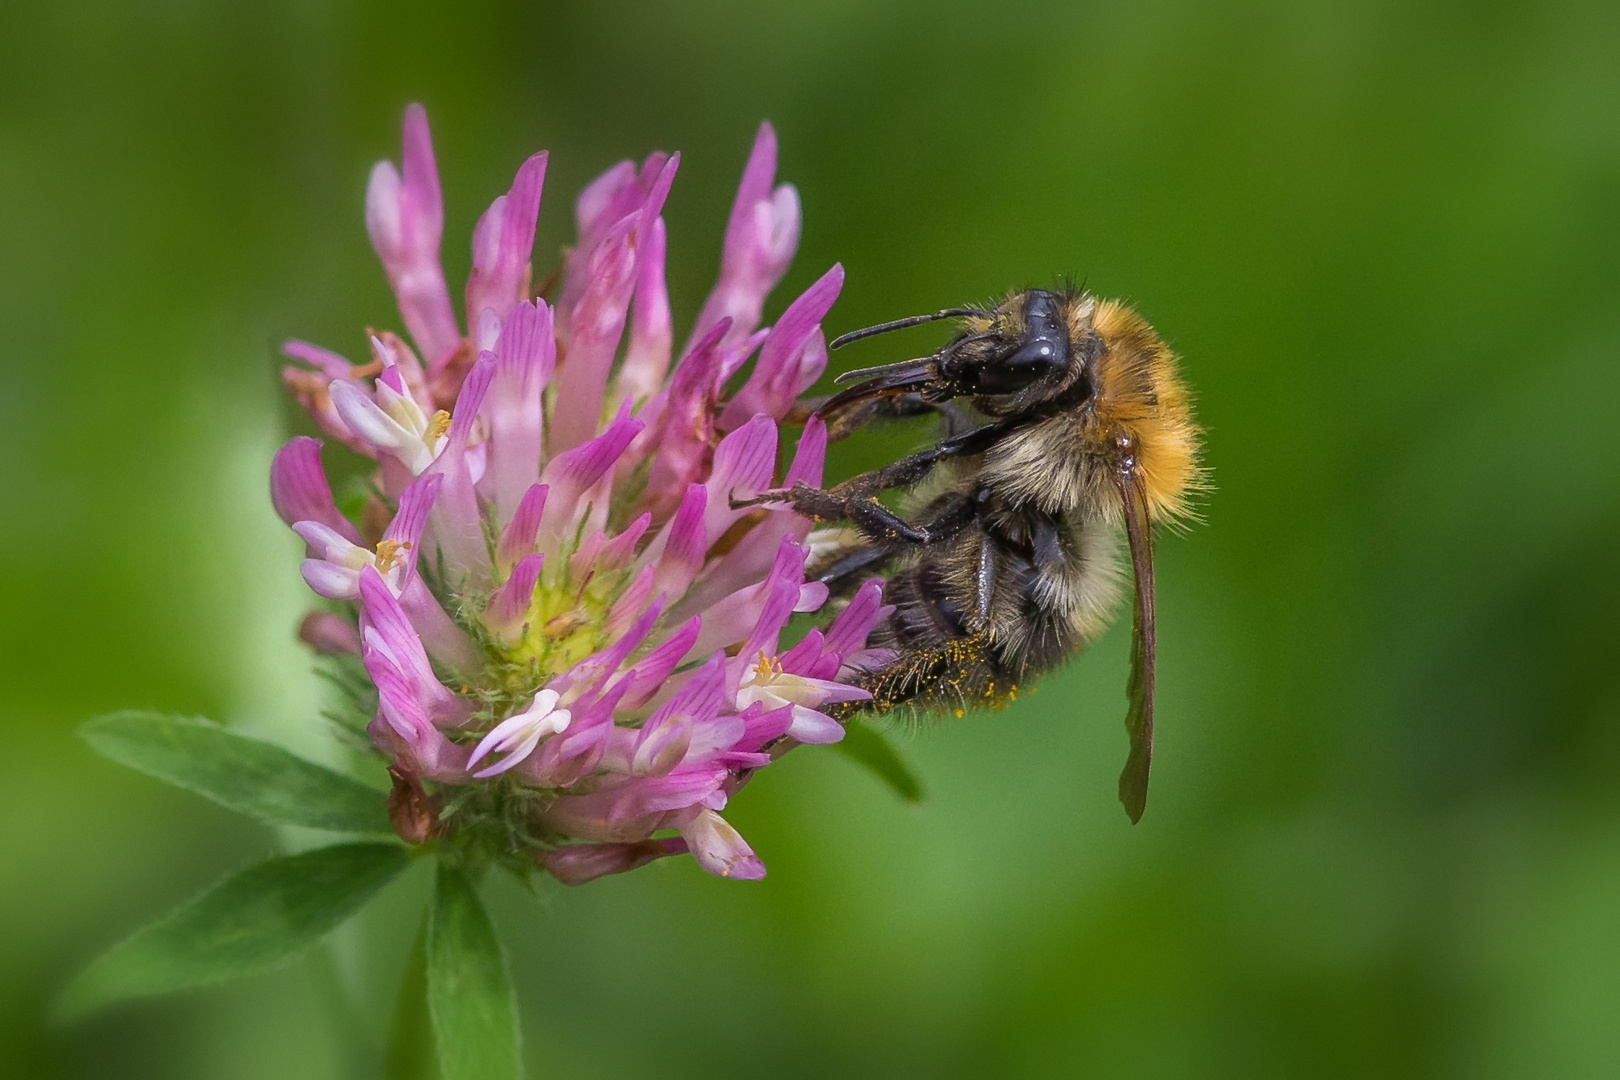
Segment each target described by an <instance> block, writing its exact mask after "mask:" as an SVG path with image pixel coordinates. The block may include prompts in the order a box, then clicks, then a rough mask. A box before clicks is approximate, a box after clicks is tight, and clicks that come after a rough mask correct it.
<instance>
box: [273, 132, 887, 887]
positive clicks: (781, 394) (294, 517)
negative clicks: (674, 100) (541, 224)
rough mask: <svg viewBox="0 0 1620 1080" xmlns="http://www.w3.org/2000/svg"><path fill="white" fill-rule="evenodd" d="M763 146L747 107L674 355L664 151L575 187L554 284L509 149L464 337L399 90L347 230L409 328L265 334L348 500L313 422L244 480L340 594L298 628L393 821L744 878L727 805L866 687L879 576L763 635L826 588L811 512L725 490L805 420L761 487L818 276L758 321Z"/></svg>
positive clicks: (745, 860) (788, 235) (759, 471)
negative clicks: (352, 505)
mask: <svg viewBox="0 0 1620 1080" xmlns="http://www.w3.org/2000/svg"><path fill="white" fill-rule="evenodd" d="M775 158H776V146H775V137H774V135H773V133H772V131H771V129H770V127H769V126H768V125H766V126H762V127H761V129H760V132H759V135H758V138H757V139H756V140H755V143H754V147H753V152H752V154H751V155H750V156H749V159H748V163H747V167H746V168H745V169H744V171H743V176H742V182H741V185H740V188H739V190H738V193H737V198H736V203H735V206H734V207H733V209H732V212H731V217H730V221H729V223H728V225H727V228H726V234H725V240H724V247H723V252H722V255H721V265H720V274H719V280H718V283H717V284H716V285H715V287H714V290H713V291H712V292H711V293H710V295H709V297H708V299H707V301H706V302H705V303H704V305H703V307H702V310H701V312H700V313H699V315H698V316H697V318H696V321H695V323H694V324H693V326H692V327H691V329H690V331H689V333H688V335H687V340H686V344H685V346H684V348H682V349H681V350H680V351H679V353H677V352H676V351H675V349H674V347H673V343H674V325H673V320H672V316H671V312H670V308H669V299H668V294H667V292H666V290H665V284H664V266H665V229H664V222H663V219H662V217H661V216H660V212H661V210H662V207H663V205H664V201H665V199H666V197H667V196H668V195H669V192H670V187H671V183H672V182H673V180H674V178H675V173H676V169H677V167H678V165H679V155H674V156H666V155H664V154H653V155H651V156H650V157H648V158H647V159H646V160H645V161H643V162H642V163H641V164H640V165H639V166H638V165H636V164H634V163H632V162H629V161H626V162H621V163H620V164H619V165H617V166H615V167H614V168H612V169H610V170H609V171H608V172H607V173H605V174H604V175H602V176H601V177H600V178H598V179H597V180H596V181H594V182H593V183H591V184H590V185H589V186H588V187H586V189H585V190H584V191H583V192H582V193H581V194H580V196H579V198H578V199H577V201H576V203H575V216H576V218H577V222H578V233H579V238H578V243H577V244H576V245H575V246H574V247H573V248H572V249H571V250H570V251H569V252H568V254H567V256H566V259H565V261H564V263H563V265H562V267H561V268H560V271H559V273H558V275H557V277H556V299H555V301H554V302H553V303H549V304H548V303H547V302H546V301H545V300H543V299H540V298H538V297H536V296H534V295H533V292H534V289H533V283H532V282H531V279H530V266H529V258H530V251H531V248H532V246H533V240H534V230H535V223H536V220H537V215H538V213H539V208H540V196H541V188H542V184H543V181H544V177H545V169H546V155H545V154H543V153H541V154H536V155H534V156H533V157H531V158H529V159H528V160H527V161H526V162H524V164H523V166H522V167H521V168H520V169H519V170H518V173H517V177H516V179H515V180H514V182H513V184H512V187H511V190H510V191H508V192H507V193H506V194H505V195H502V196H500V197H499V198H497V199H496V200H495V201H494V203H493V204H492V205H491V206H490V208H489V210H488V211H487V212H485V214H484V215H483V216H482V217H481V218H480V219H479V221H478V224H477V227H476V228H475V229H474V231H473V237H472V272H471V274H470V275H469V277H468V281H467V286H466V291H465V315H466V327H465V331H464V330H463V328H462V326H461V324H459V323H458V322H457V319H456V314H455V310H454V306H453V304H452V302H451V297H450V290H449V286H448V284H447V282H446V280H445V275H444V271H443V269H442V266H441V264H440V260H439V248H440V241H441V237H442V232H443V210H442V201H441V196H440V190H439V182H438V175H437V170H436V167H435V164H434V157H433V150H432V146H431V143H430V140H429V134H428V126H427V119H426V116H425V113H424V112H423V110H422V109H421V108H420V107H419V106H412V107H411V108H410V109H409V110H407V112H406V115H405V125H404V152H403V155H402V161H401V165H400V167H399V168H396V167H395V166H394V165H393V164H392V163H391V162H382V163H380V164H378V165H377V166H376V168H375V169H374V170H373V172H372V174H371V181H370V185H369V188H368V191H367V194H366V225H367V229H368V231H369V233H370V236H371V240H372V244H373V246H374V247H375V248H376V251H377V254H378V256H379V258H380V259H381V261H382V264H383V268H384V270H385V272H386V273H387V276H388V281H389V284H390V285H391V287H392V288H393V291H394V294H395V296H396V298H397V300H398V304H399V312H400V318H401V320H402V321H403V323H404V328H405V331H406V335H407V336H406V337H401V336H398V335H396V334H393V333H389V332H387V331H378V332H373V333H372V334H371V335H370V337H369V351H370V355H369V357H368V358H367V360H366V362H365V363H363V364H353V363H351V362H350V361H348V360H347V359H345V358H343V357H341V356H339V355H337V354H335V353H332V352H329V351H327V350H325V349H321V348H318V347H316V346H314V345H310V344H307V343H304V342H299V341H293V342H289V343H288V344H287V345H286V347H285V351H286V353H287V354H288V356H290V357H291V358H292V359H293V360H294V361H296V362H297V363H296V364H295V365H294V366H291V367H289V368H288V369H287V370H286V372H285V382H286V385H287V387H288V389H289V390H290V391H291V392H292V393H293V394H294V395H295V396H296V397H297V399H298V400H299V401H300V402H301V403H302V404H303V405H304V406H305V407H306V408H307V409H308V411H309V412H310V414H311V415H312V416H313V417H314V419H315V421H316V422H317V423H318V424H319V425H320V427H321V428H322V429H323V430H324V431H325V432H326V433H328V434H329V435H330V436H331V437H332V438H334V439H337V440H339V441H340V442H342V443H343V444H345V445H346V446H348V447H350V448H351V449H353V450H355V451H357V452H358V453H360V454H363V455H365V456H367V457H370V458H373V459H375V461H376V462H377V469H376V472H375V474H374V490H373V491H372V493H371V494H370V496H369V497H368V498H367V499H365V501H364V504H363V506H362V507H361V508H360V510H359V512H358V513H356V514H354V516H353V517H352V518H351V517H348V516H345V515H344V514H343V513H341V512H340V511H339V509H338V507H337V504H336V501H335V500H334V497H333V494H332V488H331V485H330V484H329V482H328V480H327V477H326V475H325V473H324V471H323V469H322V465H321V444H320V443H319V442H318V441H316V440H314V439H310V438H296V439H293V440H292V441H291V442H289V443H288V444H287V445H286V446H285V447H283V448H282V449H281V451H280V452H279V453H278V454H277V455H276V457H275V461H274V463H273V465H272V467H271V476H270V487H271V495H272V499H273V501H274V504H275V508H276V511H277V513H278V514H279V515H280V516H281V517H282V519H283V520H285V521H286V522H287V524H288V525H290V526H291V527H292V529H293V530H294V532H296V533H297V535H298V536H299V537H300V539H302V540H303V541H304V544H305V547H306V558H305V559H304V562H303V565H302V568H301V570H302V574H303V577H304V580H305V581H306V582H307V583H308V585H309V587H310V588H311V589H312V590H313V591H314V592H316V593H317V594H319V595H320V596H322V597H325V598H326V599H328V600H330V601H338V602H343V603H346V604H349V605H352V608H351V610H352V611H353V613H354V615H355V619H354V620H352V621H351V620H345V619H340V618H337V617H335V616H334V615H333V614H332V613H331V612H323V613H320V614H314V615H312V616H311V617H310V618H309V619H307V620H306V622H305V626H304V628H303V636H304V637H305V640H306V641H308V642H310V643H311V644H312V645H314V646H315V647H316V648H317V649H319V650H320V651H322V652H324V653H328V654H337V655H342V654H350V655H357V656H358V660H359V662H360V664H361V665H363V668H364V671H365V673H366V676H367V677H368V678H369V682H370V685H371V686H372V687H373V688H374V690H375V698H376V711H375V715H374V716H372V717H371V718H370V721H369V724H368V726H367V728H366V730H367V732H368V733H369V735H370V737H371V739H372V740H373V741H374V743H375V745H376V747H378V748H379V749H380V750H381V751H382V752H383V753H384V754H386V756H387V757H388V758H389V759H390V761H391V762H392V769H391V772H392V773H393V775H394V778H395V785H396V787H395V797H394V799H393V800H391V805H392V806H393V808H394V810H395V813H394V822H395V827H396V829H397V830H398V831H399V832H400V834H401V835H402V836H405V837H406V838H407V839H411V840H415V841H420V840H422V839H426V838H428V837H430V836H433V837H447V838H448V840H449V841H451V842H454V841H456V840H458V839H459V840H464V841H465V842H466V843H468V844H472V843H477V842H480V841H479V838H488V837H491V836H493V837H494V838H495V839H494V840H491V841H490V843H491V844H492V845H493V847H494V848H495V849H496V853H497V855H498V856H511V855H512V854H513V853H514V852H516V853H518V854H520V855H522V856H523V857H529V858H533V859H535V860H536V861H538V863H539V864H540V865H541V866H543V867H545V868H546V869H547V870H549V871H550V872H551V873H552V874H553V875H555V876H556V877H557V878H559V879H560V880H562V881H564V882H568V883H571V884H577V883H580V882H583V881H587V880H590V879H592V878H594V877H597V876H600V875H602V874H608V873H616V872H620V871H624V870H629V869H632V868H634V867H636V866H640V865H642V864H643V863H646V862H648V861H650V860H652V859H655V858H659V857H661V856H665V855H671V854H677V853H681V852H689V853H690V854H691V855H692V856H693V857H694V858H695V859H696V860H697V862H698V863H699V864H700V865H701V866H702V867H703V868H704V869H705V870H707V871H709V872H710V873H713V874H718V875H721V876H725V877H736V878H757V877H760V876H761V875H763V873H764V866H763V864H762V863H761V862H760V860H759V859H758V858H757V857H756V856H755V854H754V853H753V851H752V850H751V849H750V848H749V846H748V844H747V843H746V842H745V841H744V840H743V838H742V837H741V835H739V834H738V832H737V831H736V830H735V829H734V828H732V827H731V826H730V825H729V824H728V823H727V822H726V821H725V819H724V818H723V817H722V816H721V812H722V811H723V810H724V809H725V807H726V804H727V802H728V800H729V799H730V798H731V796H732V795H733V794H735V792H736V791H737V789H738V788H739V787H740V786H741V785H742V784H743V783H744V782H745V781H746V780H747V778H748V777H749V776H750V774H751V773H752V772H753V771H754V770H757V769H759V768H761V767H763V766H765V765H767V764H769V763H770V761H771V760H772V758H773V757H774V756H776V755H777V754H779V753H780V752H781V751H782V750H784V749H786V748H787V747H789V746H792V745H794V744H796V743H831V742H836V741H837V740H839V739H840V738H842V737H843V734H844V732H843V728H842V726H841V725H840V724H839V723H838V722H837V721H836V720H834V719H833V718H832V717H830V716H829V715H828V714H827V713H826V712H823V711H821V707H822V706H824V705H827V704H828V703H833V702H847V701H855V700H860V699H862V698H864V697H866V696H867V694H866V692H865V691H863V690H860V689H858V688H856V687H854V686H851V685H850V684H849V682H848V680H849V678H850V676H851V673H852V671H854V670H856V669H857V668H858V667H859V666H861V665H866V664H870V663H872V662H873V661H874V659H881V658H875V657H874V655H873V653H872V652H870V651H868V650H866V649H865V641H866V636H867V634H868V633H869V632H870V631H871V629H872V628H873V627H874V626H875V625H876V624H877V622H878V621H879V619H880V618H881V617H882V615H883V613H884V611H883V608H882V607H881V599H880V596H879V587H878V583H877V582H876V581H873V582H868V583H867V584H866V585H865V586H863V587H862V588H861V589H860V590H859V591H858V592H857V593H856V594H855V595H854V597H853V598H852V599H851V600H850V602H849V603H848V604H847V605H846V606H845V607H844V608H843V609H842V610H841V611H840V612H839V613H838V614H837V616H836V617H835V618H833V619H832V620H831V622H830V623H829V624H827V625H826V628H825V629H824V630H823V629H812V630H810V631H808V632H807V633H805V634H804V635H803V636H802V638H800V640H799V641H798V642H797V643H796V644H793V645H792V646H791V647H784V645H783V642H782V636H783V633H784V629H785V628H786V626H787V623H788V621H789V619H790V618H791V617H792V616H793V615H794V614H795V613H804V612H814V611H817V610H818V609H820V608H822V606H823V604H824V603H825V602H826V600H827V589H826V587H825V586H824V585H821V584H819V583H816V582H813V581H807V580H805V563H806V560H807V558H808V555H809V549H808V546H807V544H806V537H807V534H808V532H809V530H810V522H809V521H807V520H805V519H804V518H801V517H799V516H797V515H795V514H792V513H791V512H785V511H775V512H767V511H761V510H758V509H733V508H732V499H733V498H734V497H735V498H738V499H743V498H747V497H749V496H752V495H754V494H756V493H757V492H759V491H761V490H765V489H769V488H774V487H779V486H786V485H790V484H793V483H795V482H801V481H802V482H804V483H809V484H819V483H820V481H821V472H822V458H823V454H824V451H825V448H826V431H825V429H824V428H823V427H822V425H821V424H820V423H819V422H818V421H816V420H814V419H812V420H810V421H809V422H808V423H807V424H806V426H805V428H804V430H803V432H802V434H801V435H800V437H799V439H798V442H797V445H796V447H795V449H794V450H793V452H792V454H791V457H790V458H789V463H788V464H787V466H786V469H785V473H784V475H782V476H781V477H780V479H778V478H777V476H776V468H777V457H778V442H779V439H780V433H779V430H778V424H779V422H780V421H781V420H783V418H784V417H785V416H786V414H787V413H788V411H789V409H790V407H791V406H792V405H793V403H794V402H795V400H796V399H797V398H798V397H799V395H800V394H801V393H802V392H803V391H804V390H805V389H806V388H807V387H809V385H810V384H811V383H812V382H814V381H815V379H816V378H817V376H819V375H820V374H821V371H822V369H823V368H824V367H825V366H826V360H827V353H826V346H825V339H824V337H823V335H822V332H821V328H820V323H821V320H822V318H823V317H824V316H825V315H826V314H827V311H828V310H829V308H830V307H831V306H832V303H833V301H834V300H835V299H836V298H837V296H838V292H839V289H840V286H841V285H842V282H843V271H842V269H841V268H840V267H838V266H834V267H833V268H832V269H831V270H829V271H828V272H827V273H826V274H825V275H823V276H822V277H821V278H820V279H819V280H818V281H816V282H815V283H814V284H813V285H811V286H810V287H809V288H808V289H806V290H805V291H804V293H803V294H802V295H800V296H799V297H798V298H797V299H795V300H794V301H793V302H792V303H790V304H789V305H788V306H787V308H786V310H785V311H783V313H782V315H781V317H780V318H778V319H777V320H776V323H775V324H774V325H773V326H770V327H768V328H760V326H759V322H760V318H761V312H762V310H763V307H764V303H765V300H766V297H767V296H768V294H769V293H770V291H771V290H772V289H773V288H774V287H775V286H776V284H777V283H778V282H779V281H780V279H781V277H782V275H783V274H784V273H785V272H786V270H787V267H788V264H789V261H790V260H791V259H792V256H793V253H794V249H795V248H796V246H797V243H798V236H799V224H800V220H799V202H798V196H797V194H796V193H795V191H794V189H793V188H792V187H791V186H789V185H786V184H783V185H780V186H776V185H775V171H776V162H775ZM751 360H752V368H751V369H750V370H748V371H747V373H746V376H744V368H745V367H746V366H747V365H748V364H749V362H750V361H751ZM739 379H740V385H738V386H737V388H736V390H735V392H733V393H729V394H728V393H727V386H728V383H733V382H735V381H737V380H739ZM424 785H425V786H424Z"/></svg>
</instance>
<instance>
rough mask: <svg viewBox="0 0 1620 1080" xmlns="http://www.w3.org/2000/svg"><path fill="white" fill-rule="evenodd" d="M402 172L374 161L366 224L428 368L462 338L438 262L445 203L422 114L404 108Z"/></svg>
mask: <svg viewBox="0 0 1620 1080" xmlns="http://www.w3.org/2000/svg"><path fill="white" fill-rule="evenodd" d="M401 164H402V165H403V176H402V175H401V172H400V171H396V170H395V168H394V166H393V164H392V163H391V162H387V161H383V162H379V163H378V164H377V166H376V168H374V169H373V170H372V172H371V183H370V184H369V186H368V187H367V189H366V229H367V231H368V232H369V233H370V234H371V243H372V246H373V247H374V248H375V249H376V251H377V257H378V259H380V260H381V261H382V264H383V269H384V270H385V271H386V272H387V274H388V284H389V285H390V286H391V287H392V288H393V290H394V296H395V298H396V299H397V300H398V302H399V313H400V317H401V318H402V319H404V320H405V327H406V329H408V330H409V331H410V334H411V337H412V338H413V339H414V340H415V341H416V347H417V349H418V350H420V351H421V353H422V355H423V356H425V357H427V358H428V360H429V363H430V366H431V367H435V368H437V367H439V366H441V365H442V363H443V360H444V358H445V357H447V356H448V354H449V353H451V352H453V351H454V349H455V347H456V345H457V343H459V342H460V340H461V333H460V331H459V330H458V329H457V327H456V319H455V314H454V313H453V312H452V311H451V309H450V290H449V287H448V286H447V285H446V284H445V280H444V270H443V268H442V267H441V266H440V264H439V242H440V239H441V238H442V236H443V232H444V205H443V200H442V197H441V195H440V192H439V173H438V168H437V166H436V165H435V163H434V160H433V142H432V138H431V136H430V135H429V133H428V124H427V113H426V112H425V111H423V109H422V107H421V106H420V105H412V106H411V107H410V108H408V109H406V110H405V131H404V153H403V154H402V156H401Z"/></svg>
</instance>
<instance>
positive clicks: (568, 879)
mask: <svg viewBox="0 0 1620 1080" xmlns="http://www.w3.org/2000/svg"><path fill="white" fill-rule="evenodd" d="M686 850H687V847H686V841H685V840H682V839H680V838H679V837H669V838H667V839H657V840H641V841H637V842H636V843H633V844H565V845H563V846H562V847H556V848H552V849H551V850H550V851H548V852H546V854H545V857H544V859H542V861H541V864H542V865H543V866H544V867H545V868H546V872H547V873H549V874H550V875H551V876H552V877H554V878H556V879H557V880H558V881H560V882H562V883H563V884H564V885H583V884H585V883H586V882H587V881H595V880H596V879H597V878H599V877H605V876H606V875H608V874H622V873H624V872H626V871H628V870H635V869H637V868H638V867H642V866H646V865H647V864H648V863H650V862H652V861H653V860H655V859H661V858H663V857H664V856H666V855H681V854H684V853H685V852H686Z"/></svg>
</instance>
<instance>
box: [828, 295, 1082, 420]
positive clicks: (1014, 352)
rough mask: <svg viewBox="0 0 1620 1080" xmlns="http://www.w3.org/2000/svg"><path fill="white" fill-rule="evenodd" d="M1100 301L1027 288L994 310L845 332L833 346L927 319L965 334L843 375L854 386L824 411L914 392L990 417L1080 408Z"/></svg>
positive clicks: (914, 318) (968, 310)
mask: <svg viewBox="0 0 1620 1080" xmlns="http://www.w3.org/2000/svg"><path fill="white" fill-rule="evenodd" d="M1096 306H1097V302H1096V300H1095V299H1094V298H1092V297H1091V296H1089V295H1087V294H1084V293H1078V294H1069V293H1055V292H1048V291H1046V290H1044V289H1026V290H1023V291H1022V292H1016V293H1013V294H1012V295H1011V296H1009V297H1008V298H1007V299H1006V300H1004V301H1002V302H1001V303H1000V304H998V305H997V306H996V307H995V308H994V309H992V310H989V311H985V310H981V309H979V308H948V309H946V310H944V311H940V312H936V313H934V314H931V315H916V316H912V317H911V318H906V319H897V320H895V321H894V322H888V323H882V324H880V325H878V326H871V327H867V328H866V329H864V330H856V331H854V332H853V333H849V334H845V335H844V336H843V337H841V338H838V339H837V340H835V341H834V342H833V343H832V348H834V349H837V348H840V347H842V346H844V345H847V344H849V343H850V342H852V341H859V340H861V339H862V338H866V337H871V336H873V335H875V334H884V333H888V332H890V331H892V330H899V329H903V328H905V327H908V326H916V325H919V324H921V323H925V322H933V321H936V320H939V319H948V318H959V319H961V320H962V332H961V333H959V334H958V335H957V336H956V337H954V338H952V339H951V340H950V341H949V342H948V343H947V344H946V345H945V346H944V347H943V348H942V349H940V350H939V351H938V352H936V353H934V354H933V355H932V356H922V357H918V358H917V359H915V360H903V361H901V362H900V363H897V364H886V365H884V366H882V367H875V368H862V369H861V370H858V371H850V372H846V373H844V374H843V375H840V376H839V377H838V379H837V380H836V381H837V382H840V383H846V382H853V383H856V385H854V386H851V387H850V388H849V389H847V390H845V391H843V392H842V393H839V394H836V395H834V396H833V397H832V398H831V399H829V400H828V401H827V402H826V403H825V404H823V405H822V406H821V409H820V410H818V411H819V412H820V413H821V414H822V415H828V414H831V413H835V412H837V411H838V410H840V409H843V408H848V407H849V406H852V405H854V404H856V403H857V402H861V401H866V400H869V399H872V398H878V397H893V396H896V395H899V394H912V393H914V394H918V395H920V396H921V397H922V398H923V399H924V400H927V401H948V400H950V399H951V398H958V397H967V398H972V399H973V404H974V406H975V407H976V408H977V409H978V410H979V411H980V412H983V413H984V414H985V415H987V416H1010V415H1013V414H1015V413H1019V412H1023V411H1025V410H1028V409H1031V408H1035V407H1037V406H1042V405H1060V406H1068V405H1077V404H1079V403H1080V402H1083V401H1085V400H1086V399H1087V398H1089V397H1090V396H1091V387H1092V380H1091V372H1090V367H1091V364H1092V362H1093V361H1094V360H1095V358H1096V354H1097V351H1098V349H1099V347H1100V341H1099V340H1098V338H1097V335H1096V333H1095V332H1094V331H1093V330H1092V328H1091V317H1092V314H1093V312H1094V311H1095V310H1096Z"/></svg>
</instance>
